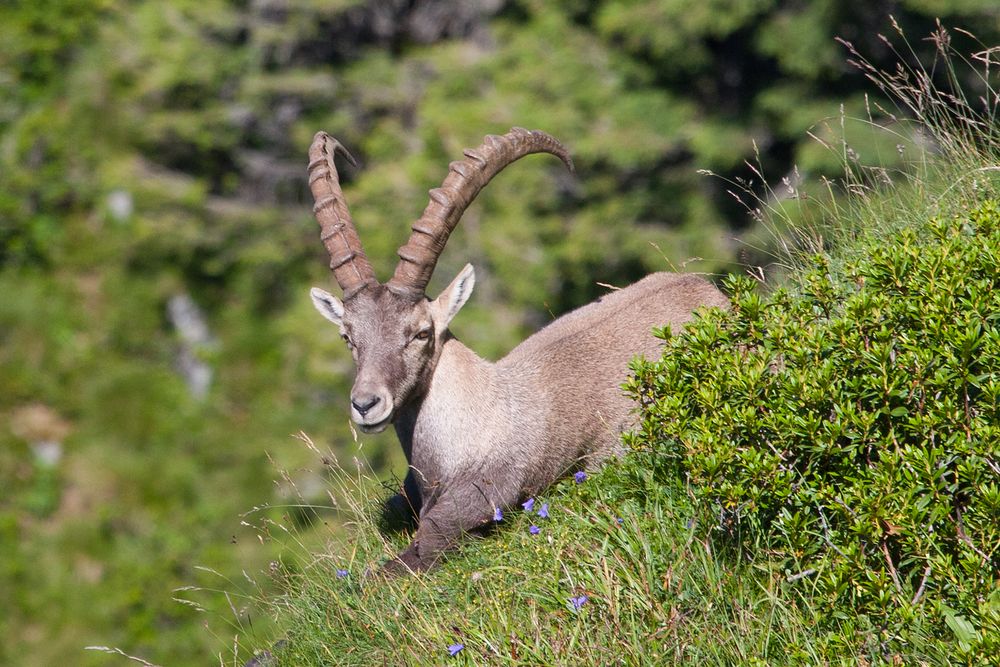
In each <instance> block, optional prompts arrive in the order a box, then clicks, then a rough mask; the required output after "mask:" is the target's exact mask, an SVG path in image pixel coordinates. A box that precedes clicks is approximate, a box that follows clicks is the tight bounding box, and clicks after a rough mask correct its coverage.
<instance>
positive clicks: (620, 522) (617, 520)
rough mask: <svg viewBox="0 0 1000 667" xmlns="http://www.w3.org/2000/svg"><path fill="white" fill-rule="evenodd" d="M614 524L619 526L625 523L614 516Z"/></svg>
mask: <svg viewBox="0 0 1000 667" xmlns="http://www.w3.org/2000/svg"><path fill="white" fill-rule="evenodd" d="M615 523H617V524H618V525H619V526H620V525H622V524H623V523H625V519H623V518H621V517H620V516H616V517H615Z"/></svg>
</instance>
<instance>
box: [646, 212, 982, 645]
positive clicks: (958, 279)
mask: <svg viewBox="0 0 1000 667" xmlns="http://www.w3.org/2000/svg"><path fill="white" fill-rule="evenodd" d="M862 244H863V246H864V247H865V248H866V252H864V253H855V254H854V257H852V258H850V259H848V260H846V261H845V262H844V264H843V266H841V267H839V268H837V269H836V270H834V269H833V268H832V266H831V263H830V260H829V259H828V258H816V259H815V260H814V262H813V266H812V268H811V269H810V270H808V271H806V272H805V273H804V274H803V277H802V279H801V280H800V281H799V283H798V287H797V289H796V291H795V293H793V292H792V291H790V290H788V289H781V290H777V291H776V292H774V293H773V294H771V295H768V296H762V295H760V294H759V293H758V291H757V290H756V289H755V287H756V283H755V282H754V281H752V280H750V279H748V278H744V277H733V278H730V279H729V289H730V291H731V293H732V294H733V309H732V310H731V311H730V312H728V313H722V312H716V313H710V314H707V315H706V317H705V318H704V319H702V320H699V321H698V322H696V323H695V324H694V325H692V326H691V327H690V329H689V330H688V332H687V334H686V335H684V336H679V335H677V333H678V332H671V331H668V330H665V331H662V332H660V335H661V336H662V337H663V339H664V340H665V341H666V345H665V350H664V355H663V358H662V359H661V360H659V361H655V362H640V363H637V364H636V366H635V370H636V372H637V375H636V377H635V379H634V380H633V381H631V382H630V383H629V386H628V389H629V391H630V393H631V394H632V395H633V396H634V397H635V398H636V399H638V401H639V402H640V404H641V406H642V407H641V416H642V422H641V427H640V429H639V431H638V432H637V433H636V434H634V435H633V436H632V442H631V444H632V445H633V446H634V447H635V448H636V449H638V450H640V452H641V453H640V456H645V457H646V459H648V463H649V465H650V466H651V467H652V468H653V474H654V476H655V477H657V478H658V479H660V480H661V481H662V480H664V479H667V478H676V477H677V476H678V475H681V476H682V477H684V478H686V480H687V481H688V482H689V483H690V485H691V489H692V491H693V493H694V494H695V496H696V497H697V498H698V499H699V500H700V501H701V502H700V505H701V507H702V508H703V509H704V510H705V517H706V519H707V520H705V521H703V522H702V525H703V528H704V529H710V530H712V531H713V532H715V533H720V534H722V535H727V536H731V537H732V538H733V540H734V542H735V543H736V544H737V545H739V546H742V547H744V548H749V547H753V548H754V554H755V556H754V557H755V558H757V559H759V560H770V561H772V562H774V563H777V564H779V566H780V567H782V568H784V569H785V571H786V572H787V573H788V575H789V576H788V579H789V581H794V582H799V584H798V585H801V586H807V587H810V589H811V590H812V591H813V592H814V593H816V594H818V595H819V597H820V599H821V600H822V601H825V604H826V608H827V610H828V612H829V613H828V614H827V616H828V618H830V619H832V617H833V616H834V615H835V613H834V610H836V609H840V610H841V611H840V615H842V614H843V613H844V610H847V609H850V610H852V612H854V613H856V614H857V615H859V616H867V617H869V618H870V619H871V620H872V621H873V623H874V625H875V627H880V628H883V630H884V636H883V637H881V638H879V641H890V642H892V641H895V640H897V639H898V640H900V641H905V639H906V632H907V630H906V628H907V627H908V626H907V623H908V622H909V621H912V619H913V618H914V617H915V616H914V614H916V613H917V611H918V608H919V613H920V614H921V615H927V616H928V617H929V618H931V619H932V621H933V622H932V624H931V626H930V630H927V629H925V630H923V631H922V632H924V631H929V632H931V633H933V634H935V635H937V636H938V637H939V638H942V639H947V640H949V641H950V640H952V639H953V640H954V641H953V644H954V649H953V659H957V660H961V661H962V662H969V663H975V664H981V663H980V662H979V661H980V660H983V659H995V657H994V658H989V656H996V655H998V654H1000V589H998V587H997V583H998V577H1000V447H998V443H1000V268H998V267H1000V204H998V203H997V202H996V201H991V200H988V201H985V203H982V204H981V205H980V206H979V207H978V208H976V209H974V210H972V211H968V212H966V213H965V214H963V215H961V216H956V217H954V218H950V219H934V220H931V221H929V222H927V223H925V224H921V225H917V226H911V227H909V228H906V229H903V230H902V231H900V232H898V233H895V235H894V236H893V237H892V238H884V237H883V238H877V237H874V236H873V237H871V238H869V239H863V240H862ZM642 452H644V454H643V453H642ZM748 550H749V549H748Z"/></svg>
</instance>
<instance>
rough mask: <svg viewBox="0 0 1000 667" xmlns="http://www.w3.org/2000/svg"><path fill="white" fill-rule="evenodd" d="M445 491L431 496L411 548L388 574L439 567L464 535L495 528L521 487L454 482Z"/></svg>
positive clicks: (484, 480) (388, 565)
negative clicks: (498, 519) (443, 557)
mask: <svg viewBox="0 0 1000 667" xmlns="http://www.w3.org/2000/svg"><path fill="white" fill-rule="evenodd" d="M440 488H441V487H438V488H436V489H433V490H432V491H431V493H429V494H427V495H429V496H430V497H429V498H428V499H427V500H425V501H424V507H423V511H422V512H421V514H420V525H419V527H418V528H417V531H416V533H415V534H414V536H413V540H412V542H410V546H408V547H407V548H406V549H404V550H403V551H402V552H401V553H400V554H399V555H398V556H397V557H396V558H394V559H393V560H391V561H389V562H388V563H386V564H385V566H384V567H383V571H385V572H386V573H387V574H393V575H394V574H403V573H405V572H408V571H413V572H421V571H424V570H427V569H430V568H431V567H433V566H434V565H436V564H437V563H438V561H439V560H440V558H441V556H442V554H443V553H444V552H445V551H447V550H448V549H451V548H452V547H454V546H455V544H456V543H457V542H458V541H459V539H461V537H462V535H463V534H465V533H468V532H471V531H475V530H480V529H482V528H484V527H487V526H489V525H490V524H492V523H493V522H494V521H495V519H496V512H497V510H498V509H502V508H504V507H509V506H510V505H512V504H514V502H515V501H517V499H518V498H517V493H518V490H517V487H516V486H515V485H510V484H505V485H503V486H502V487H501V486H499V485H496V484H494V483H493V481H492V480H490V479H489V478H482V477H478V476H477V479H476V480H475V481H474V482H469V481H466V482H452V483H451V484H449V485H447V486H446V487H445V488H444V490H443V491H441V492H440V494H439V495H437V494H435V491H438V490H439V489H440Z"/></svg>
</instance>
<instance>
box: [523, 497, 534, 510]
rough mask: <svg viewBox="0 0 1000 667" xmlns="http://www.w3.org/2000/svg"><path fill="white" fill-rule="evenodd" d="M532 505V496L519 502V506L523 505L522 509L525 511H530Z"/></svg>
mask: <svg viewBox="0 0 1000 667" xmlns="http://www.w3.org/2000/svg"><path fill="white" fill-rule="evenodd" d="M534 506H535V499H534V498H528V499H527V500H525V501H524V502H523V503H521V507H523V508H524V511H525V512H530V511H531V509H532V508H533V507H534Z"/></svg>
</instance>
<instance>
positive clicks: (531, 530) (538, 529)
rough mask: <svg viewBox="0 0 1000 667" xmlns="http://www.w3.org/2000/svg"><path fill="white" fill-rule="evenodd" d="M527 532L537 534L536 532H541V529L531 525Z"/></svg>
mask: <svg viewBox="0 0 1000 667" xmlns="http://www.w3.org/2000/svg"><path fill="white" fill-rule="evenodd" d="M528 532H529V533H531V534H532V535H537V534H538V533H540V532H542V529H541V528H539V527H538V526H535V525H532V526H531V528H529V529H528Z"/></svg>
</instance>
